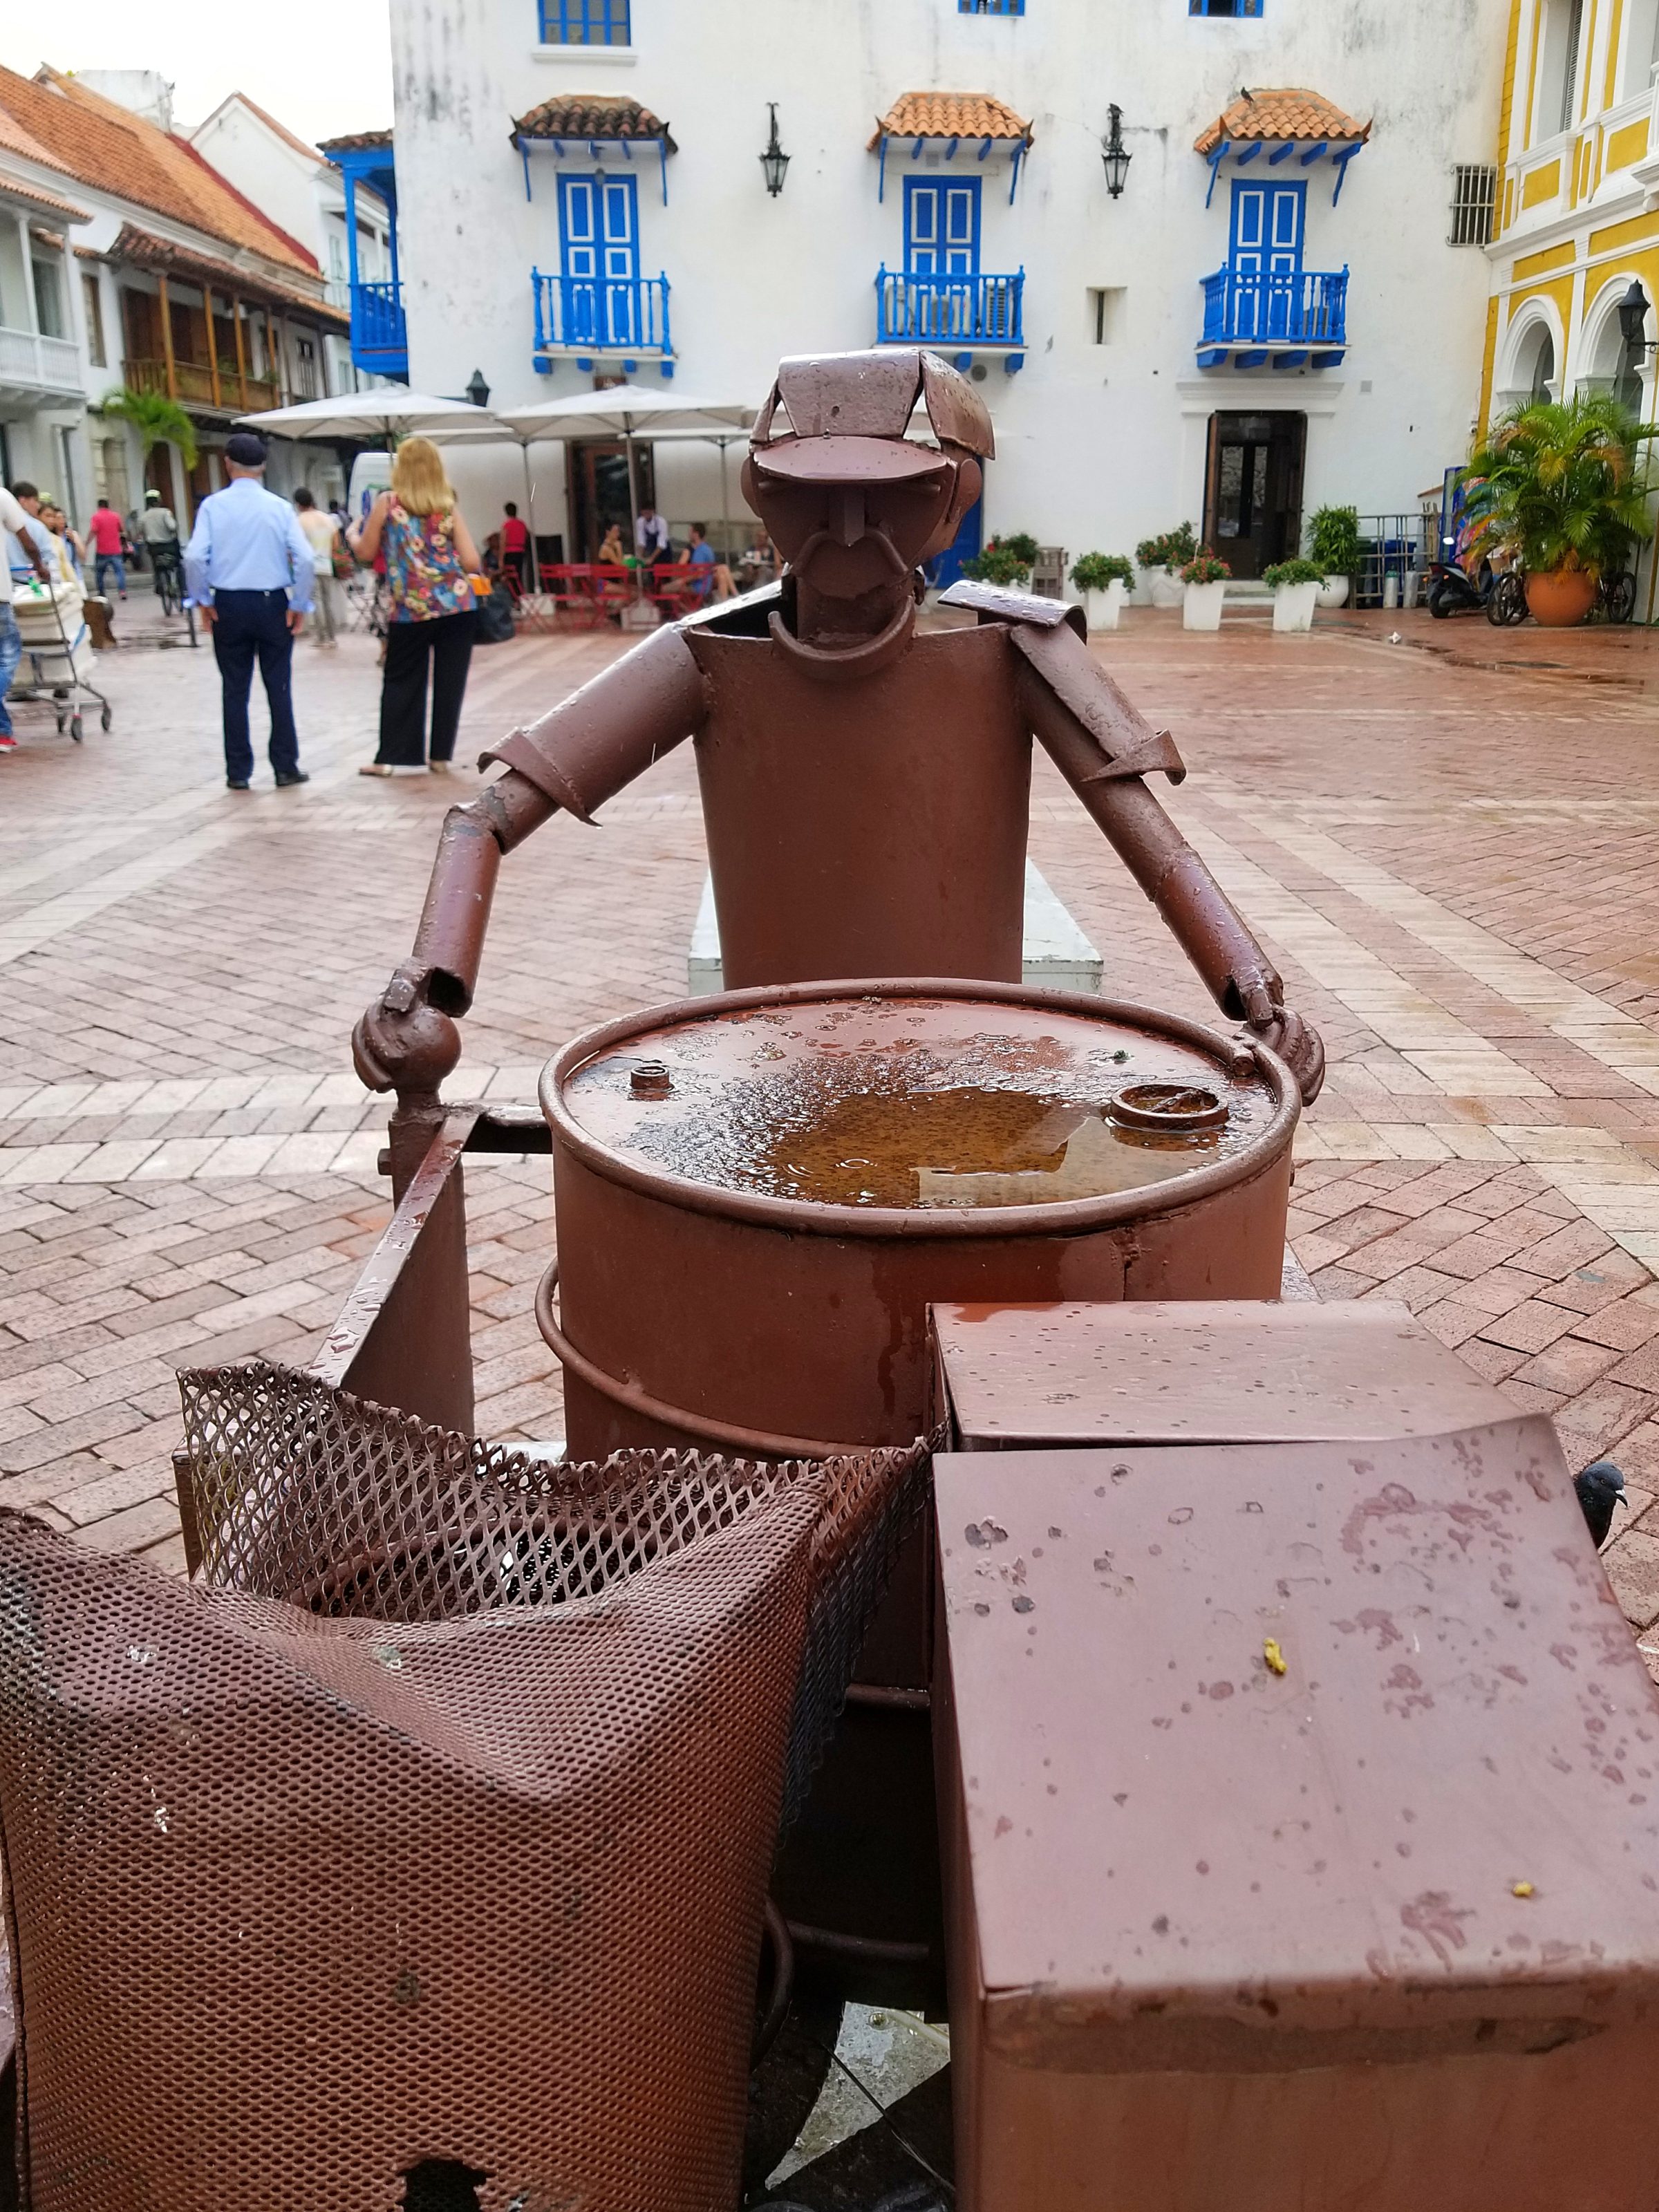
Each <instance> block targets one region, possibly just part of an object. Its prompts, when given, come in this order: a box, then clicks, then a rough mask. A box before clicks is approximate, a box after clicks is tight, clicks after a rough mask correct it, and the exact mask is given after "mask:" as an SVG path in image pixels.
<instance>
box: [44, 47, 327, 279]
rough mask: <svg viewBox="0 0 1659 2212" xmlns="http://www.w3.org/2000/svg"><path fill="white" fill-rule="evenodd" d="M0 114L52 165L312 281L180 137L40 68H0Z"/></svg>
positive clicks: (296, 256) (305, 262)
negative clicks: (30, 72)
mask: <svg viewBox="0 0 1659 2212" xmlns="http://www.w3.org/2000/svg"><path fill="white" fill-rule="evenodd" d="M0 112H3V114H4V115H6V116H8V117H9V118H10V120H11V123H12V125H14V126H15V127H18V128H21V130H22V131H25V132H26V133H27V136H28V137H30V138H31V139H33V141H35V142H36V143H38V144H39V145H40V146H42V147H44V148H45V149H46V154H47V156H48V158H49V159H50V160H51V161H52V166H53V167H56V168H59V169H63V170H64V171H66V172H67V173H68V174H70V176H72V177H76V178H78V179H80V180H81V182H82V183H83V184H87V185H95V186H97V187H98V188H99V189H100V191H106V192H110V193H112V194H113V195H114V196H115V197H118V198H120V199H125V200H130V201H131V202H133V203H134V204H136V205H137V206H139V207H146V208H152V209H154V210H155V212H156V213H157V214H158V215H166V216H171V217H172V218H173V221H174V222H182V223H187V224H188V225H189V226H190V228H191V229H193V230H199V231H202V232H204V233H205V234H206V235H208V236H209V237H210V238H216V239H219V240H222V241H223V242H224V243H225V244H226V245H228V246H235V247H238V248H240V249H241V250H243V251H245V252H253V253H258V254H262V255H264V257H265V258H266V259H267V260H270V261H273V262H276V263H277V264H283V265H286V266H287V267H289V268H291V269H292V270H294V271H295V274H296V275H303V276H317V275H318V274H319V270H318V266H317V262H316V258H315V257H314V256H313V254H311V253H309V252H307V250H306V248H305V247H304V246H301V244H300V243H299V241H298V240H295V239H292V238H290V237H289V235H288V234H287V233H286V232H285V231H283V230H279V229H278V228H277V227H276V224H275V223H273V222H270V220H269V219H268V218H267V217H266V216H263V215H261V214H260V213H259V211H258V209H257V208H256V207H254V206H253V205H252V202H250V201H248V200H246V199H244V198H243V197H242V195H241V194H240V192H239V191H236V190H235V188H234V186H233V185H230V184H229V183H228V181H227V180H226V179H224V178H223V177H222V176H221V175H220V174H219V173H218V171H217V170H216V169H215V168H213V167H211V166H210V164H209V163H208V162H206V161H204V160H203V159H202V157H201V155H199V154H197V152H196V150H195V149H194V148H193V147H191V146H190V145H188V144H186V143H185V141H184V140H183V139H182V138H176V137H173V136H172V135H171V134H170V133H168V132H167V131H161V130H158V129H157V128H156V126H155V124H153V123H147V122H146V121H145V120H144V119H143V117H142V116H138V115H134V114H132V113H131V112H129V111H128V110H127V109H126V108H125V107H122V106H118V104H117V103H116V102H115V101H114V100H106V99H105V98H104V97H103V96H102V95H101V94H99V93H95V92H93V91H91V90H89V89H88V87H87V86H85V85H83V84H81V83H79V82H77V81H76V79H75V78H74V77H72V76H61V75H59V74H58V71H57V70H51V69H46V70H41V71H40V75H39V76H38V77H36V78H35V79H33V80H31V79H29V78H27V77H22V76H17V75H16V74H15V72H14V71H13V70H8V69H0Z"/></svg>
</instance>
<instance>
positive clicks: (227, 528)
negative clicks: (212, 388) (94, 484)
mask: <svg viewBox="0 0 1659 2212" xmlns="http://www.w3.org/2000/svg"><path fill="white" fill-rule="evenodd" d="M264 471H265V441H264V439H263V438H259V437H256V436H255V435H254V434H253V433H252V431H251V430H238V431H237V432H236V433H235V435H234V436H233V437H230V438H228V439H227V440H226V441H225V472H226V474H227V475H228V477H229V478H230V482H229V483H228V484H227V486H226V487H225V489H224V490H223V491H216V492H214V493H212V494H211V495H210V496H209V497H208V498H206V499H204V501H202V504H201V505H200V507H197V510H196V527H195V529H194V530H192V531H191V536H190V544H188V545H187V546H186V547H185V589H186V590H187V591H188V592H189V593H190V596H191V599H192V600H193V601H194V602H195V604H196V606H197V610H198V611H199V612H200V614H201V617H202V620H203V622H204V624H205V625H206V627H207V628H208V629H210V631H211V632H212V635H213V657H214V659H216V661H217V662H218V664H219V681H220V684H221V688H222V692H223V697H224V726H225V783H226V786H227V787H228V789H229V790H231V791H246V789H247V787H248V784H249V781H251V779H252V775H253V746H252V741H251V739H250V738H249V735H248V719H247V702H248V694H249V692H250V691H251V690H252V686H253V664H254V662H255V660H256V659H257V660H258V664H259V680H260V682H261V683H262V684H264V687H265V699H266V702H267V703H268V705H269V706H270V765H271V769H272V770H273V772H274V773H275V775H276V784H277V788H278V789H279V790H283V789H286V788H287V787H289V785H291V784H296V783H308V782H309V781H311V779H310V777H309V776H308V775H307V774H306V772H305V770H304V769H302V768H301V766H300V739H299V734H298V732H296V731H295V726H294V641H295V638H296V637H298V635H300V632H301V630H302V629H304V627H305V618H306V617H307V615H308V614H309V613H310V612H311V606H312V597H313V593H312V576H313V571H312V553H311V547H310V544H309V543H308V542H307V538H306V537H305V535H304V533H303V532H302V531H301V528H300V524H299V519H298V517H297V516H296V515H295V512H294V509H293V508H292V507H290V506H289V503H288V501H286V500H285V499H278V498H277V496H276V493H275V492H271V491H267V490H266V489H265V488H264V484H263V483H261V482H260V479H261V477H263V476H264ZM93 520H94V522H96V520H97V517H96V516H95V515H94V518H93Z"/></svg>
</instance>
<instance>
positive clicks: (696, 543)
mask: <svg viewBox="0 0 1659 2212" xmlns="http://www.w3.org/2000/svg"><path fill="white" fill-rule="evenodd" d="M685 557H686V559H687V560H688V561H689V562H690V564H691V566H692V567H693V568H707V569H708V571H709V574H708V575H707V576H695V577H693V579H692V580H691V583H690V587H689V588H690V592H691V596H692V597H693V599H707V598H708V592H709V586H710V585H711V584H712V585H713V586H714V597H715V598H716V599H732V598H734V597H735V596H736V593H737V586H736V585H735V584H734V583H733V582H732V571H731V570H730V569H729V568H727V567H726V563H725V562H724V561H722V560H720V558H719V556H717V555H716V553H715V551H714V547H713V546H712V545H711V544H709V542H708V524H707V523H706V522H694V523H693V524H692V526H691V544H690V550H689V551H688V552H687V554H686V556H685Z"/></svg>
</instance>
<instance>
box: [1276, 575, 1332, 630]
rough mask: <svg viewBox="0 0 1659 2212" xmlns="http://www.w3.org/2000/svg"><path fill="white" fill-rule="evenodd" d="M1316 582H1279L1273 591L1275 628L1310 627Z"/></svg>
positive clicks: (1317, 589)
mask: <svg viewBox="0 0 1659 2212" xmlns="http://www.w3.org/2000/svg"><path fill="white" fill-rule="evenodd" d="M1319 590H1320V587H1319V586H1318V585H1317V584H1280V585H1279V586H1277V588H1276V589H1275V590H1274V592H1273V628H1274V629H1312V628H1313V618H1314V605H1315V602H1316V600H1317V599H1318V597H1319Z"/></svg>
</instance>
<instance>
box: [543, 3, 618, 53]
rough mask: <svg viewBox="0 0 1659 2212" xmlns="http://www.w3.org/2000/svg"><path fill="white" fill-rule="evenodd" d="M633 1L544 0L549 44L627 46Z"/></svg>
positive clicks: (544, 14)
mask: <svg viewBox="0 0 1659 2212" xmlns="http://www.w3.org/2000/svg"><path fill="white" fill-rule="evenodd" d="M628 10H629V0H541V11H542V44H543V45H544V46H626V45H627V44H628V43H629V29H630V26H629V19H628Z"/></svg>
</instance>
